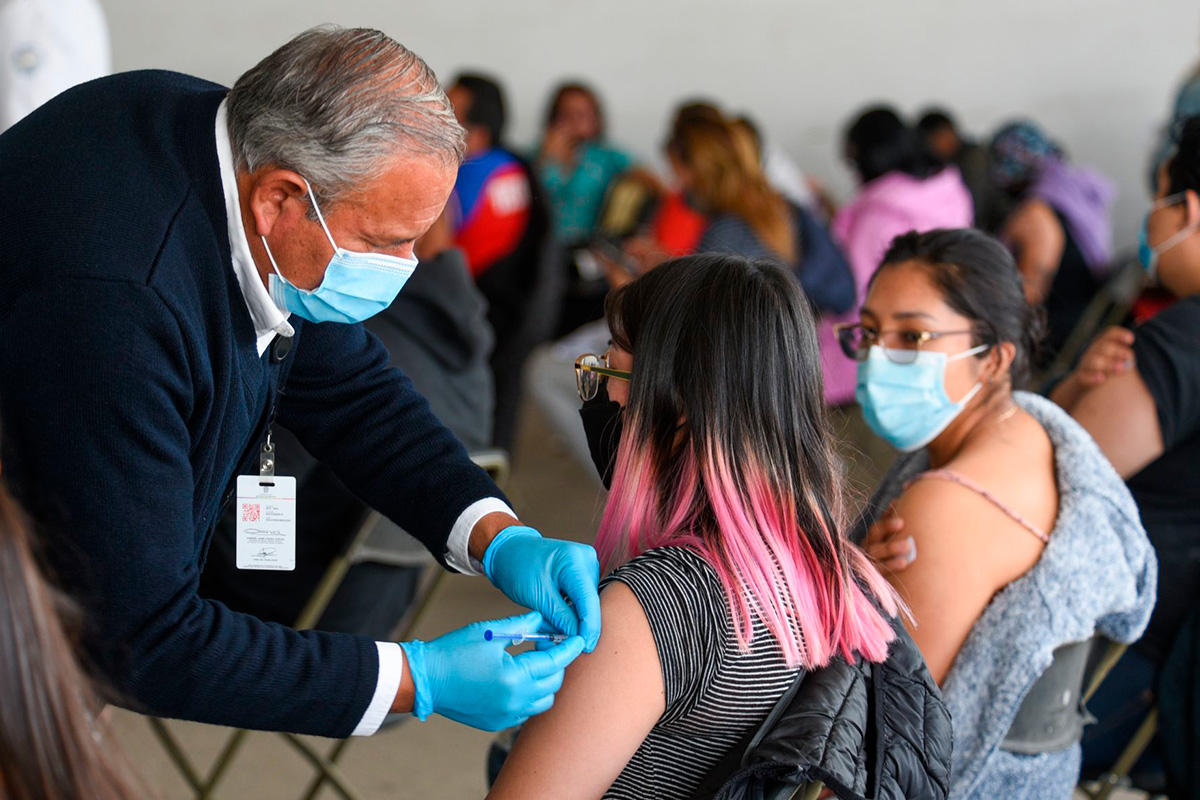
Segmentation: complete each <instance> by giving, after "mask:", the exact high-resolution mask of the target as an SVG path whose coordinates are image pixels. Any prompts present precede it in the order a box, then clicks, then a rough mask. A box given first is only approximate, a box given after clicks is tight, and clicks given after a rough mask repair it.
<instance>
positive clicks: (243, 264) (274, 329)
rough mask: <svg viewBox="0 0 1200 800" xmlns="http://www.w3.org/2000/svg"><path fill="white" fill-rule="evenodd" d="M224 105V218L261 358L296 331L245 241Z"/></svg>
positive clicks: (220, 131) (220, 152)
mask: <svg viewBox="0 0 1200 800" xmlns="http://www.w3.org/2000/svg"><path fill="white" fill-rule="evenodd" d="M225 103H226V101H225V100H222V101H221V105H220V106H218V107H217V123H216V139H217V162H218V163H219V164H220V167H221V186H222V188H224V190H225V218H226V220H227V224H228V226H229V246H230V250H231V251H232V256H233V274H234V275H236V276H237V280H238V285H239V286H240V287H241V289H242V298H243V299H244V300H245V301H246V309H247V310H248V311H249V312H250V321H251V322H252V323H253V324H254V335H255V337H256V338H257V340H258V342H257V343H258V354H259V355H260V356H261V355H262V354H263V353H265V352H266V350H267V348H268V347H269V346H270V345H271V341H272V340H273V339H274V338H275V337H276V335H278V336H292V335H293V334H295V332H296V331H295V329H294V328H292V325H291V323H290V322H288V317H290V316H291V314H289V313H288V312H286V311H280V310H279V306H277V305H275V301H274V300H272V299H271V294H270V292H268V291H267V287H266V286H264V285H263V282H262V278H260V277H259V274H258V268H257V267H256V266H255V265H254V256H252V255H251V254H250V242H249V241H248V240H247V239H246V228H245V226H244V225H242V206H241V203H240V202H239V201H238V186H237V172H236V171H235V169H234V161H233V145H232V143H231V142H230V141H229V128H228V126H227V125H226V111H225Z"/></svg>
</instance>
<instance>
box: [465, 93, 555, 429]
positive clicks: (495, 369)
mask: <svg viewBox="0 0 1200 800" xmlns="http://www.w3.org/2000/svg"><path fill="white" fill-rule="evenodd" d="M446 94H447V96H448V97H449V98H450V101H451V103H453V105H454V114H455V116H456V117H457V118H458V121H459V123H460V124H462V126H463V127H464V128H465V129H466V132H467V136H466V143H467V157H466V160H465V161H464V162H463V164H462V166H461V167H460V168H459V170H458V181H457V182H456V183H455V185H454V191H453V192H452V193H451V195H450V200H449V202H448V204H447V209H449V211H450V212H451V218H452V220H453V223H454V243H455V244H456V245H458V247H459V248H460V249H461V250H462V251H463V253H464V254H465V255H466V259H467V266H468V267H469V268H470V270H471V275H473V276H474V278H475V283H476V284H477V285H478V286H479V290H480V291H481V292H482V293H483V296H484V298H485V299H486V300H487V319H488V323H489V324H490V325H491V326H492V332H493V334H494V335H495V339H496V343H495V344H496V346H495V350H494V351H493V353H492V359H491V369H492V381H493V384H494V387H495V399H496V409H495V423H494V426H493V430H494V436H495V445H496V446H497V447H501V448H504V449H505V450H508V451H510V452H511V451H512V449H513V447H514V444H515V440H516V426H517V412H518V410H519V408H520V405H521V396H522V382H523V381H522V376H523V372H524V368H525V361H526V359H527V358H528V356H529V353H530V351H531V350H532V349H533V348H534V346H536V345H537V344H538V343H539V342H540V341H542V340H543V339H545V338H548V337H550V336H551V335H552V334H553V330H552V326H551V325H550V324H547V323H546V322H545V317H546V316H548V315H549V309H548V308H543V307H544V306H550V305H554V304H555V303H556V302H557V299H556V298H551V297H549V296H548V295H549V294H550V290H551V289H552V288H553V286H551V285H550V284H552V283H553V282H551V281H547V280H546V276H545V274H544V272H545V270H544V266H543V264H544V261H545V259H546V258H547V255H546V244H547V242H548V241H549V236H550V220H549V211H548V210H547V208H546V203H545V199H544V198H543V197H542V196H541V192H540V190H539V189H538V187H537V186H536V179H535V178H534V177H533V168H532V167H531V166H530V165H529V164H528V163H526V162H525V161H524V160H523V159H521V158H520V157H518V156H517V155H515V154H514V153H513V152H512V151H511V150H508V149H506V148H505V147H504V146H503V144H502V142H503V139H502V134H503V131H504V122H505V111H504V96H503V94H502V92H501V90H500V86H499V85H498V84H497V83H496V82H495V81H493V80H491V79H490V78H486V77H483V76H480V75H461V76H459V78H458V79H457V81H456V82H455V83H454V85H453V86H452V87H451V88H450V89H449V91H447V92H446Z"/></svg>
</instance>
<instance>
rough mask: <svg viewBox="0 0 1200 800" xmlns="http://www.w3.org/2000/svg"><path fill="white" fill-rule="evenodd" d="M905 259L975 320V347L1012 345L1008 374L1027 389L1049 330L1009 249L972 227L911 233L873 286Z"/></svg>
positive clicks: (897, 243) (897, 244) (898, 242)
mask: <svg viewBox="0 0 1200 800" xmlns="http://www.w3.org/2000/svg"><path fill="white" fill-rule="evenodd" d="M904 261H919V262H921V263H922V264H923V265H924V266H925V267H926V269H927V270H928V272H929V275H930V277H932V278H933V282H934V284H935V285H936V286H937V287H938V289H939V290H940V291H941V293H942V297H943V298H944V299H945V301H946V304H947V305H948V306H950V307H951V308H952V309H954V310H955V311H956V312H957V313H959V314H962V315H963V316H964V317H966V318H967V319H969V320H971V324H972V327H973V328H974V330H975V337H974V344H975V345H981V344H986V345H996V344H1000V343H1001V342H1012V343H1013V345H1014V346H1015V347H1016V350H1017V352H1016V355H1015V356H1014V357H1013V362H1012V367H1011V368H1010V371H1009V374H1010V376H1011V377H1012V385H1013V388H1021V387H1023V386H1024V385H1025V384H1026V383H1027V382H1028V381H1029V377H1030V373H1031V371H1032V365H1033V363H1034V359H1035V358H1036V355H1037V349H1038V346H1039V344H1040V342H1041V338H1042V334H1043V331H1044V329H1045V321H1044V316H1045V312H1044V311H1043V310H1042V309H1041V308H1040V307H1036V308H1035V307H1032V306H1030V305H1029V303H1028V302H1027V301H1026V300H1025V291H1024V289H1023V288H1022V286H1021V277H1020V273H1019V272H1018V271H1017V264H1016V261H1014V260H1013V256H1012V253H1010V252H1009V251H1008V248H1007V247H1005V246H1004V245H1003V244H1001V243H1000V241H999V240H998V239H995V238H993V237H991V236H989V235H987V234H986V233H983V232H982V231H978V230H975V229H974V228H953V229H938V230H932V231H927V232H925V233H917V232H916V231H911V232H909V233H905V234H901V235H900V236H897V237H896V238H895V239H893V240H892V244H891V247H890V248H889V249H888V251H887V253H886V254H885V255H884V257H883V263H882V264H881V265H880V267H879V269H878V270H876V272H875V275H873V276H871V283H872V284H873V283H874V282H875V278H876V276H878V275H879V273H880V272H882V271H883V270H884V269H886V268H888V267H890V266H894V265H895V264H899V263H901V262H904ZM983 355H985V354H981V355H980V357H982V356H983Z"/></svg>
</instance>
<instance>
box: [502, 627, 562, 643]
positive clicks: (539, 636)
mask: <svg viewBox="0 0 1200 800" xmlns="http://www.w3.org/2000/svg"><path fill="white" fill-rule="evenodd" d="M483 638H484V639H486V640H487V641H489V642H490V641H491V640H492V639H511V640H512V643H513V644H521V642H552V643H554V644H561V643H562V642H565V641H566V640H567V639H568V638H570V637H568V636H567V635H566V634H563V633H499V632H497V631H493V630H490V629H489V630H486V631H484V632H483Z"/></svg>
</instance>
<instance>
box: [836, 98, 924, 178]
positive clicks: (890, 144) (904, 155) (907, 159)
mask: <svg viewBox="0 0 1200 800" xmlns="http://www.w3.org/2000/svg"><path fill="white" fill-rule="evenodd" d="M845 145H846V155H847V156H848V157H849V158H850V159H851V160H852V161H853V162H854V166H855V168H856V169H857V170H858V174H859V177H860V178H861V179H862V182H863V183H867V182H869V181H873V180H875V179H876V178H878V177H881V176H883V175H886V174H887V173H889V172H903V173H905V174H907V175H911V176H912V177H914V178H920V179H923V178H928V177H930V176H931V175H933V174H935V173H936V172H938V170H940V169H941V164H939V163H938V161H937V159H936V158H934V157H933V156H932V155H931V154H930V153H929V151H928V150H927V149H926V148H925V144H924V142H923V141H922V140H921V137H920V136H918V135H917V132H916V131H915V130H913V129H912V128H910V127H909V126H908V125H906V124H905V122H904V120H902V119H901V118H900V115H899V114H897V113H896V112H895V110H893V109H891V108H889V107H887V106H877V107H875V108H870V109H868V110H866V111H864V112H863V113H862V114H860V115H859V116H858V118H857V119H856V120H854V122H853V124H851V125H850V127H849V128H847V129H846V136H845Z"/></svg>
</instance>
